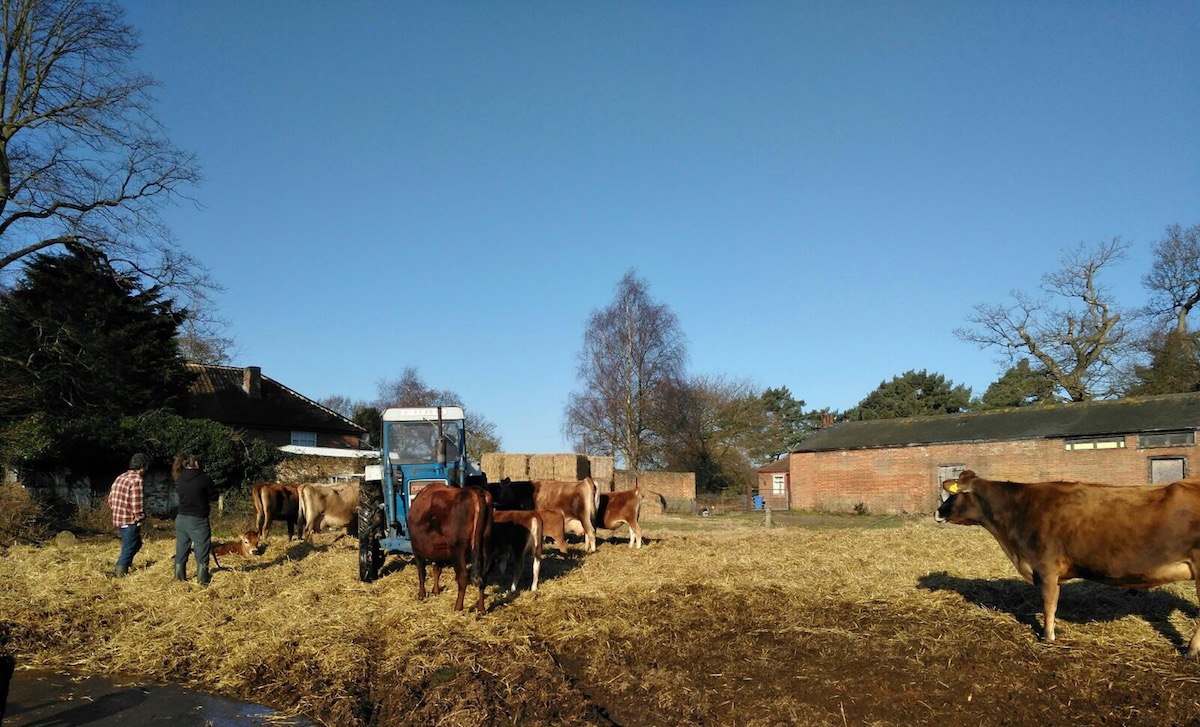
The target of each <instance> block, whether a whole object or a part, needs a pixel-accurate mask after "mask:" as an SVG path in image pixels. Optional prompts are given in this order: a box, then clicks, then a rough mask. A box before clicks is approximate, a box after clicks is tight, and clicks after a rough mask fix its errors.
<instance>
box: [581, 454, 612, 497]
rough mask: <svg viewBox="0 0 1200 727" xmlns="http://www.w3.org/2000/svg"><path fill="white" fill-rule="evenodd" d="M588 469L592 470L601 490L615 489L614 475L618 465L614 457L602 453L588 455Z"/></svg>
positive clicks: (610, 490)
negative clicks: (614, 462) (615, 463)
mask: <svg viewBox="0 0 1200 727" xmlns="http://www.w3.org/2000/svg"><path fill="white" fill-rule="evenodd" d="M588 470H589V471H590V472H591V476H592V479H593V480H595V481H596V484H597V485H599V487H600V491H601V492H612V491H613V475H614V474H615V473H616V467H615V466H614V464H613V458H612V457H608V456H602V455H592V456H590V457H588Z"/></svg>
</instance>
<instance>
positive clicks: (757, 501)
mask: <svg viewBox="0 0 1200 727" xmlns="http://www.w3.org/2000/svg"><path fill="white" fill-rule="evenodd" d="M754 509H755V510H761V509H763V496H762V495H755V496H754Z"/></svg>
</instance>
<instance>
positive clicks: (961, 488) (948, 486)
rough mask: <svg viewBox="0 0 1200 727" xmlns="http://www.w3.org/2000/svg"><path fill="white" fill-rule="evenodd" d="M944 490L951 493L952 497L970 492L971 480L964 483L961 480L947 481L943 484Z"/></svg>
mask: <svg viewBox="0 0 1200 727" xmlns="http://www.w3.org/2000/svg"><path fill="white" fill-rule="evenodd" d="M942 489H944V490H945V491H946V492H949V493H950V494H951V495H957V494H959V493H962V492H970V491H971V484H970V480H968V481H966V482H963V480H962V479H961V478H960V479H957V480H946V481H945V482H943V483H942Z"/></svg>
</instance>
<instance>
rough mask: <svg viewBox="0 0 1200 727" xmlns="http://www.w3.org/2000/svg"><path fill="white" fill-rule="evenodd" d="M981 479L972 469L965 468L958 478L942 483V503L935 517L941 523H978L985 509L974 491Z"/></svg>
mask: <svg viewBox="0 0 1200 727" xmlns="http://www.w3.org/2000/svg"><path fill="white" fill-rule="evenodd" d="M977 479H979V478H978V477H977V476H976V475H975V473H974V472H972V471H971V470H964V471H963V472H962V474H960V475H959V476H958V477H957V478H956V479H953V480H946V481H945V482H943V483H942V498H943V499H942V504H941V505H940V506H939V507H938V509H937V512H935V513H934V515H933V519H934V520H936V521H938V522H939V523H945V522H951V523H955V524H958V525H976V524H978V523H979V518H980V517H981V516H982V515H983V511H982V510H981V509H980V508H979V500H978V499H977V498H976V497H975V494H974V492H973V490H974V487H975V481H976V480H977Z"/></svg>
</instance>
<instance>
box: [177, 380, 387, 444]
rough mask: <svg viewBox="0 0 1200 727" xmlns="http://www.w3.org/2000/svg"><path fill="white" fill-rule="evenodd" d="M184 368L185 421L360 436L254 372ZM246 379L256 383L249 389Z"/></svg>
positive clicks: (336, 418)
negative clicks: (188, 377)
mask: <svg viewBox="0 0 1200 727" xmlns="http://www.w3.org/2000/svg"><path fill="white" fill-rule="evenodd" d="M187 367H188V371H190V372H192V374H194V375H195V379H194V380H193V382H192V387H191V391H190V392H189V395H188V404H187V410H186V416H188V417H190V418H193V419H211V420H213V421H216V422H220V423H222V424H225V425H227V426H231V427H234V428H256V429H281V430H286V429H299V430H305V431H317V432H331V433H344V434H356V435H362V434H364V433H365V432H366V430H365V429H363V428H362V427H360V426H358V425H357V424H355V423H354V422H352V421H350V420H349V419H347V418H346V417H344V416H342V415H341V414H338V413H337V412H335V411H333V410H332V409H328V408H326V407H324V406H321V405H320V404H318V403H317V402H315V401H313V400H312V399H309V398H308V397H306V396H303V395H301V394H299V393H297V392H295V391H293V390H292V389H289V388H288V387H286V386H284V385H283V384H281V383H279V382H278V381H276V380H274V379H272V378H271V377H269V376H265V375H263V374H262V373H261V371H260V369H258V368H257V367H247V368H240V367H234V366H212V365H208V364H195V363H189V364H188V365H187ZM252 379H254V380H256V383H254V384H252V383H251V380H252ZM248 388H249V389H251V391H248V390H247V389H248Z"/></svg>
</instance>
